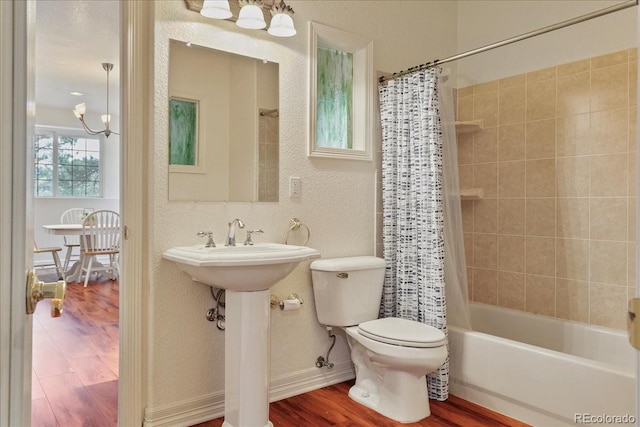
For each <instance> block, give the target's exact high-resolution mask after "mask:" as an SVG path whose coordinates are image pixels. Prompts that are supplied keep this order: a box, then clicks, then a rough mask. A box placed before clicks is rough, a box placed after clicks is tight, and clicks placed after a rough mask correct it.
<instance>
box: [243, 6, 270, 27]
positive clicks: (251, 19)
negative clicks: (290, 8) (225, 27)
mask: <svg viewBox="0 0 640 427" xmlns="http://www.w3.org/2000/svg"><path fill="white" fill-rule="evenodd" d="M236 24H237V25H238V27H242V28H249V29H251V30H259V29H261V28H264V27H266V26H267V23H266V22H264V15H263V14H262V8H260V6H256V5H255V4H247V5H245V6H242V9H240V16H238V20H237V21H236Z"/></svg>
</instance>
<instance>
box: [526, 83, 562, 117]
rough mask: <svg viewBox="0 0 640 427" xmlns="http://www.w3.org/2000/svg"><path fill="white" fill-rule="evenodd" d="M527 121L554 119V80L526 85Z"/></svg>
mask: <svg viewBox="0 0 640 427" xmlns="http://www.w3.org/2000/svg"><path fill="white" fill-rule="evenodd" d="M526 111H527V121H531V120H543V119H550V118H553V117H556V80H555V79H550V80H543V81H540V82H536V83H531V84H527V106H526Z"/></svg>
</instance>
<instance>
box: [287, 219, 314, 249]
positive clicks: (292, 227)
mask: <svg viewBox="0 0 640 427" xmlns="http://www.w3.org/2000/svg"><path fill="white" fill-rule="evenodd" d="M300 227H304V229H305V230H306V231H307V237H306V239H305V240H304V243H303V244H302V246H304V245H306V244H307V243H308V242H309V238H310V237H311V232H310V231H309V227H307V226H306V225H305V224H303V223H302V222H301V221H300V220H299V219H298V218H291V219H290V220H289V230H287V235H286V236H285V237H284V244H285V245H288V244H289V235H290V234H291V232H292V231H297V230H299V229H300Z"/></svg>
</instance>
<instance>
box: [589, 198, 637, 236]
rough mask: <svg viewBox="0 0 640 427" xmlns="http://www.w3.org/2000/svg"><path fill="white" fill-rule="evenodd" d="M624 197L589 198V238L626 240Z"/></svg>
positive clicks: (625, 203) (626, 223)
mask: <svg viewBox="0 0 640 427" xmlns="http://www.w3.org/2000/svg"><path fill="white" fill-rule="evenodd" d="M627 204H628V201H627V199H626V198H612V197H608V198H602V199H601V198H591V199H590V200H589V205H590V206H589V216H590V226H589V230H590V234H589V236H590V237H591V239H596V240H618V241H627V238H628V235H627V225H628V221H627Z"/></svg>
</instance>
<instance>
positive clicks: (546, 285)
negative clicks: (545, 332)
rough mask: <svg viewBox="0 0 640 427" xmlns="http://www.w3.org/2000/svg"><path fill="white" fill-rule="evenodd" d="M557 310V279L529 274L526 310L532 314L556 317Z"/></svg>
mask: <svg viewBox="0 0 640 427" xmlns="http://www.w3.org/2000/svg"><path fill="white" fill-rule="evenodd" d="M555 309H556V279H555V278H553V277H544V276H535V275H532V274H527V276H526V284H525V310H526V311H528V312H530V313H535V314H542V315H544V316H554V315H555V311H556V310H555Z"/></svg>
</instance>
